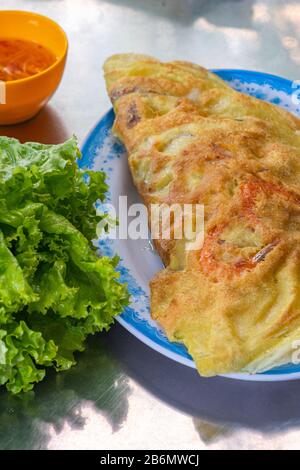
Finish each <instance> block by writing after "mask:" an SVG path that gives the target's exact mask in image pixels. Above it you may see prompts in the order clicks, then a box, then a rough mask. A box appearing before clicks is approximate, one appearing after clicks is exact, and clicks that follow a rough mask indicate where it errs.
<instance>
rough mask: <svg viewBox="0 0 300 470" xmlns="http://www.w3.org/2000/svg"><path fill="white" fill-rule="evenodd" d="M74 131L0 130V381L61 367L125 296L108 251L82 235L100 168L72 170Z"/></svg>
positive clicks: (89, 222)
mask: <svg viewBox="0 0 300 470" xmlns="http://www.w3.org/2000/svg"><path fill="white" fill-rule="evenodd" d="M77 158H80V152H79V150H78V147H77V143H76V139H75V138H72V139H70V140H68V141H67V142H65V143H63V144H60V145H43V144H38V143H26V144H21V143H20V142H19V141H18V140H16V139H11V138H8V137H0V385H6V388H7V389H8V390H9V391H10V392H12V393H14V394H16V393H19V392H22V391H25V392H26V391H29V390H31V389H32V388H33V387H34V384H35V383H36V382H39V381H41V380H42V379H43V378H44V376H45V367H50V366H53V367H55V369H56V370H58V371H59V370H66V369H68V368H70V367H71V366H72V365H74V364H75V359H74V353H75V352H76V351H83V350H84V343H85V340H86V337H87V336H88V335H89V334H94V333H96V332H99V331H102V330H107V329H108V328H109V327H110V325H111V324H112V322H113V320H114V317H115V316H116V315H118V314H119V313H121V312H122V310H123V309H124V307H125V306H126V305H127V304H128V293H127V289H126V286H124V285H122V284H120V283H119V282H118V273H117V272H116V270H115V268H116V265H117V263H118V260H117V259H116V258H115V259H110V258H107V257H100V256H99V254H98V253H97V252H96V251H95V248H94V246H93V244H92V243H91V240H92V239H93V238H94V237H95V234H96V227H97V224H98V222H99V221H100V220H101V219H102V218H103V217H104V216H101V215H99V214H98V213H96V210H95V202H96V201H97V200H100V201H103V200H104V199H105V192H106V191H107V185H106V183H105V174H104V173H103V172H93V171H90V170H80V169H79V168H78V166H77V163H76V160H77Z"/></svg>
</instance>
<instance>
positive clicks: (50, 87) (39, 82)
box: [0, 10, 68, 124]
mask: <svg viewBox="0 0 300 470" xmlns="http://www.w3.org/2000/svg"><path fill="white" fill-rule="evenodd" d="M0 24H1V31H0V37H2V38H14V39H26V40H29V41H34V42H37V43H39V44H41V45H42V46H45V47H47V48H48V49H49V50H50V51H52V52H53V54H54V55H55V57H56V61H55V62H54V64H52V65H51V66H50V67H49V68H47V69H46V70H43V71H42V72H40V73H38V74H36V75H32V76H31V77H28V78H22V79H20V80H15V81H8V82H1V83H0V124H16V123H18V122H22V121H26V120H27V119H29V118H31V117H33V116H34V115H35V114H37V113H38V112H39V111H40V109H41V108H42V107H43V106H44V105H45V104H46V103H47V101H48V100H49V99H50V98H51V96H52V95H53V93H54V92H55V90H56V88H57V87H58V85H59V83H60V80H61V78H62V75H63V72H64V68H65V63H66V57H67V51H68V40H67V36H66V34H65V32H64V31H63V29H62V28H61V27H60V26H59V25H58V24H57V23H55V21H53V20H51V19H50V18H47V17H46V16H42V15H38V14H36V13H31V12H27V11H19V10H9V11H8V10H2V11H1V10H0Z"/></svg>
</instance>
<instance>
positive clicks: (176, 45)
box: [0, 0, 300, 449]
mask: <svg viewBox="0 0 300 470" xmlns="http://www.w3.org/2000/svg"><path fill="white" fill-rule="evenodd" d="M0 8H1V9H27V10H33V11H36V12H39V13H43V14H46V15H49V16H50V17H52V18H53V19H55V20H58V21H59V22H60V23H61V25H62V26H63V27H64V29H65V30H66V32H67V34H68V37H69V41H70V50H69V57H68V62H67V67H66V71H65V75H64V78H63V81H62V83H61V86H60V88H59V90H58V91H57V93H56V94H55V96H54V97H53V99H52V100H51V102H50V104H49V105H48V106H47V107H46V108H45V109H44V110H43V111H42V112H41V113H40V114H39V115H38V116H37V117H36V118H35V119H33V120H31V121H29V122H27V123H25V124H21V125H18V126H11V127H0V134H3V135H11V136H16V137H18V138H20V139H22V140H23V141H24V140H38V141H42V142H47V143H55V142H60V141H62V140H63V139H65V138H67V137H69V136H70V135H71V134H73V133H75V134H76V135H77V136H78V138H79V141H80V143H81V142H82V140H83V138H84V137H85V136H86V134H87V133H88V131H89V129H90V128H91V127H92V126H93V125H94V124H95V122H96V121H97V120H98V119H99V117H100V116H101V115H102V114H103V113H104V112H105V111H106V110H107V109H108V108H109V107H110V103H109V101H108V98H107V96H106V92H105V89H104V81H103V77H102V71H101V67H102V63H103V61H104V60H105V58H106V57H107V56H109V55H110V54H113V53H117V52H129V51H134V52H142V53H148V54H152V55H154V56H157V57H159V58H161V59H187V60H191V61H195V62H198V63H200V64H203V65H204V66H206V67H236V68H246V69H247V68H248V69H255V70H262V71H266V72H271V73H275V74H279V75H282V76H286V77H288V78H291V79H299V78H300V76H299V75H300V70H299V64H300V2H299V1H295V0H291V1H276V0H273V1H264V0H258V1H254V0H240V1H233V0H231V1H229V0H228V1H226V0H223V1H222V0H214V1H209V0H185V1H184V0H161V1H159V0H107V1H102V0H32V1H30V0H23V1H21V0H7V1H5V0H0ZM46 448H47V449H133V448H139V449H151V448H152V449H163V448H164V449H299V448H300V381H295V382H285V383H253V382H239V381H232V380H228V379H222V378H214V379H203V378H200V377H199V376H198V375H197V373H196V372H195V371H194V370H192V369H189V368H187V367H185V366H182V365H179V364H176V363H175V362H172V361H171V360H169V359H167V358H165V357H163V356H161V355H159V354H158V353H156V352H154V351H152V350H151V349H149V348H148V347H147V346H145V345H143V344H141V343H140V342H139V341H138V340H136V339H135V338H134V337H133V336H131V335H130V334H129V333H127V332H126V331H125V330H124V329H122V327H121V326H119V325H115V326H114V327H113V328H112V329H111V331H110V332H109V333H108V334H100V335H98V336H96V337H94V338H92V339H91V340H90V341H89V342H88V349H87V351H86V352H85V353H82V354H80V355H79V356H78V365H77V367H75V368H73V369H72V370H70V371H69V372H66V373H61V374H59V375H58V374H55V373H54V372H49V373H48V375H47V379H46V380H45V381H44V382H43V383H41V384H39V385H38V386H37V387H36V393H35V397H32V396H27V397H25V398H22V399H20V398H14V397H11V396H9V395H8V394H7V393H6V392H5V391H4V390H1V392H0V449H46Z"/></svg>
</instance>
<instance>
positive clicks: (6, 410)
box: [0, 335, 130, 450]
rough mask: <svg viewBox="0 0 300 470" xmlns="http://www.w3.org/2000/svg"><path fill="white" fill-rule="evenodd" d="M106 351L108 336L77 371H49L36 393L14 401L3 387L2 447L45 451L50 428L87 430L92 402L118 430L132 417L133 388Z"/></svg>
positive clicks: (91, 346) (94, 344) (94, 341)
mask: <svg viewBox="0 0 300 470" xmlns="http://www.w3.org/2000/svg"><path fill="white" fill-rule="evenodd" d="M107 351H108V348H107V344H106V335H97V336H96V337H93V338H91V339H90V341H89V342H88V347H87V350H86V352H84V353H82V354H79V355H78V363H77V365H76V367H74V368H73V369H70V370H69V371H67V372H63V373H60V374H56V373H55V372H53V371H50V372H48V374H47V377H46V379H45V381H44V382H42V383H41V384H39V385H37V386H36V388H35V394H34V395H33V394H25V395H23V396H22V397H14V396H12V395H10V394H9V393H7V392H6V391H5V389H4V387H1V388H2V389H3V390H2V391H1V393H0V449H2V450H3V449H45V448H47V444H48V441H49V439H50V435H51V434H50V432H51V430H53V429H54V432H56V433H58V434H59V432H60V431H61V430H62V428H63V426H65V425H66V424H67V425H68V426H70V427H71V428H73V429H83V428H84V426H85V418H84V416H83V413H82V406H84V405H85V404H86V403H87V402H88V403H89V406H93V407H94V409H95V410H97V411H98V412H100V413H101V414H102V416H105V418H106V419H107V421H108V422H109V423H110V425H111V428H112V431H117V430H118V429H119V427H120V426H121V425H122V423H123V421H124V420H125V419H126V416H127V412H128V395H129V393H130V389H129V385H128V383H127V380H126V378H125V377H124V375H123V373H122V371H121V369H120V367H119V365H118V362H117V361H116V360H114V359H113V358H112V357H111V354H110V353H109V352H107ZM52 432H53V431H52Z"/></svg>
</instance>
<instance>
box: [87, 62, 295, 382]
mask: <svg viewBox="0 0 300 470" xmlns="http://www.w3.org/2000/svg"><path fill="white" fill-rule="evenodd" d="M214 72H215V73H216V74H217V75H219V76H220V77H221V78H223V79H224V80H225V81H226V82H228V83H229V85H230V86H232V87H233V88H235V89H236V90H238V91H242V92H244V93H247V94H249V95H252V96H256V97H257V98H260V99H263V100H266V101H269V102H271V103H275V104H277V105H279V106H282V107H283V108H286V109H287V110H289V111H291V112H293V113H295V114H297V115H298V116H300V109H299V108H300V106H299V105H297V101H298V102H300V99H299V97H300V93H299V92H300V85H297V84H295V83H293V82H291V81H289V80H286V79H284V78H280V77H276V76H274V75H269V74H264V73H259V72H252V71H247V70H231V69H230V70H229V69H228V70H226V69H224V70H214ZM113 121H114V112H113V110H110V111H109V112H108V113H107V114H106V115H105V116H104V117H103V118H102V119H100V121H99V122H98V124H97V125H96V127H95V128H94V129H93V130H92V131H91V133H90V134H89V136H88V137H87V139H86V141H85V143H84V145H83V148H82V154H83V157H82V160H80V162H79V165H80V166H81V167H88V168H92V169H94V170H104V171H105V172H106V174H107V182H108V184H109V188H110V191H109V194H108V201H109V202H111V203H112V204H114V205H115V207H118V198H119V196H120V195H127V197H128V207H129V205H130V204H133V203H136V202H140V198H139V195H138V193H137V191H136V190H135V188H134V185H133V182H132V178H131V175H130V173H129V169H128V164H127V157H126V151H125V149H124V147H123V146H122V145H121V143H120V142H119V141H118V140H117V139H116V138H115V137H114V136H113V135H112V132H111V128H112V125H113ZM97 243H98V245H99V247H100V248H101V251H102V253H104V254H106V255H109V256H113V255H114V254H119V256H120V257H121V261H120V264H119V271H120V274H121V281H122V282H126V283H127V284H128V287H129V291H130V294H131V304H130V306H129V307H128V308H126V310H125V311H124V312H123V313H122V315H120V316H119V317H118V318H117V320H118V321H119V322H120V323H121V324H122V325H123V326H124V327H125V328H126V329H127V330H128V331H130V332H131V333H132V334H133V335H134V336H136V337H137V338H138V339H140V340H141V341H143V342H144V343H145V344H147V345H148V346H150V347H151V348H153V349H155V350H156V351H158V352H160V353H161V354H164V355H165V356H167V357H169V358H171V359H173V360H175V361H178V362H180V363H181V364H185V365H187V366H189V367H195V364H194V362H193V360H192V358H191V357H190V355H189V354H188V352H187V350H186V349H185V347H184V346H183V345H181V344H177V343H171V342H170V341H169V340H168V339H167V338H166V336H165V335H164V333H163V331H162V329H161V328H160V327H159V325H158V324H157V323H156V322H155V321H153V320H152V319H151V317H150V312H149V281H150V279H151V278H152V277H153V276H154V274H155V273H156V272H157V271H159V270H160V269H161V268H162V262H161V260H160V258H159V257H158V255H157V254H156V253H155V251H153V249H152V247H151V244H150V242H148V241H145V240H109V239H104V240H98V242H97ZM226 377H230V378H232V379H239V380H255V381H279V380H292V379H297V378H300V365H293V364H287V365H285V366H281V367H278V368H275V369H272V370H270V371H268V372H265V373H263V374H255V375H249V374H230V375H226Z"/></svg>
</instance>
